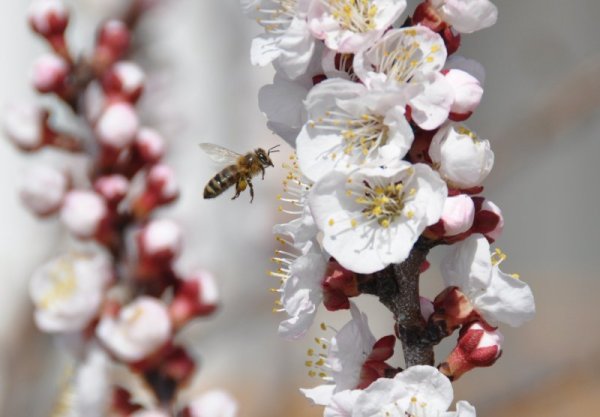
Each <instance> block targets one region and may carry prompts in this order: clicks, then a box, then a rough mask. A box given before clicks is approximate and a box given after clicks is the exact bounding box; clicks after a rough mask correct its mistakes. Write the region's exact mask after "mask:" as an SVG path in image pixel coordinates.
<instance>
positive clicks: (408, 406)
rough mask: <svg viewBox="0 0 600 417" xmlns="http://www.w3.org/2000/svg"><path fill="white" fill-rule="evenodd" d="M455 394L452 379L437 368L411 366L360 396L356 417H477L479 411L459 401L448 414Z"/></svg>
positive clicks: (356, 407)
mask: <svg viewBox="0 0 600 417" xmlns="http://www.w3.org/2000/svg"><path fill="white" fill-rule="evenodd" d="M453 397H454V392H453V389H452V384H451V383H450V380H449V379H448V378H446V377H445V376H444V375H442V374H441V373H440V372H439V371H438V370H437V369H436V368H434V367H432V366H426V365H418V366H411V367H410V368H408V369H406V370H404V371H402V372H400V373H398V374H396V376H395V377H394V378H380V379H378V380H377V381H375V382H374V383H373V384H371V385H370V386H369V387H368V388H367V389H365V390H364V391H363V392H362V393H361V394H360V395H358V396H357V398H356V400H355V402H354V404H353V410H352V417H376V416H389V417H406V416H418V417H438V416H444V417H474V416H475V409H474V408H473V407H472V406H471V405H470V404H469V403H467V402H465V401H459V402H458V403H457V404H456V406H457V411H456V412H448V411H447V410H448V407H450V404H451V403H452V400H453Z"/></svg>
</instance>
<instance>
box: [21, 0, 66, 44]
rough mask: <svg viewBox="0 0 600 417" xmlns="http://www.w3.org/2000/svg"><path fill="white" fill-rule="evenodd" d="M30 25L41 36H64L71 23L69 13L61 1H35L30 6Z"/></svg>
mask: <svg viewBox="0 0 600 417" xmlns="http://www.w3.org/2000/svg"><path fill="white" fill-rule="evenodd" d="M28 18H29V24H30V25H31V28H32V29H33V30H34V31H35V32H37V33H39V34H40V35H42V36H44V37H46V38H50V37H53V36H57V35H62V34H63V33H64V32H65V29H66V28H67V25H68V23H69V11H68V10H67V8H66V7H65V5H64V3H63V2H62V1H61V0H35V1H34V2H33V3H32V4H31V6H29V12H28Z"/></svg>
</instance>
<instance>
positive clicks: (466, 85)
mask: <svg viewBox="0 0 600 417" xmlns="http://www.w3.org/2000/svg"><path fill="white" fill-rule="evenodd" d="M444 74H445V76H446V81H448V82H449V83H450V85H451V86H452V89H453V90H454V102H453V103H452V106H451V107H450V119H452V120H455V121H462V120H465V119H466V118H468V117H469V116H470V115H471V113H473V111H475V109H476V108H477V106H478V105H479V103H480V102H481V97H482V96H483V88H481V85H480V84H479V81H478V80H477V78H475V77H473V76H472V75H471V74H469V73H467V72H465V71H462V70H459V69H450V70H445V71H444ZM453 116H454V117H453Z"/></svg>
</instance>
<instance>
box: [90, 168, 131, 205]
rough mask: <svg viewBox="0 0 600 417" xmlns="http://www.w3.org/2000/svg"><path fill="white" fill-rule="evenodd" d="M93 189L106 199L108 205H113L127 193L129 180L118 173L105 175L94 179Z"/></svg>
mask: <svg viewBox="0 0 600 417" xmlns="http://www.w3.org/2000/svg"><path fill="white" fill-rule="evenodd" d="M94 189H95V190H96V192H97V193H98V194H100V195H101V196H102V197H103V198H104V199H105V200H106V202H107V203H108V205H110V206H113V207H115V206H116V205H118V204H119V203H120V202H121V201H122V200H123V199H124V198H125V196H126V195H127V192H128V191H129V180H128V179H127V178H125V177H124V176H123V175H119V174H114V175H107V176H104V177H100V178H98V179H97V180H96V182H95V183H94Z"/></svg>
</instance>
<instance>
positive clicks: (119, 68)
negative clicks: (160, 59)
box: [102, 61, 145, 103]
mask: <svg viewBox="0 0 600 417" xmlns="http://www.w3.org/2000/svg"><path fill="white" fill-rule="evenodd" d="M144 81H145V75H144V72H143V71H142V70H141V68H140V67H139V66H138V65H137V64H134V63H133V62H126V61H122V62H117V63H116V64H115V65H113V66H112V67H111V68H110V69H109V70H108V71H107V72H106V74H105V75H104V78H103V79H102V86H103V88H104V91H105V92H106V94H107V95H109V96H111V95H112V96H114V95H116V96H119V97H121V98H122V99H123V100H126V101H129V102H130V103H135V102H136V101H137V100H138V99H139V97H140V95H141V94H142V90H143V88H144Z"/></svg>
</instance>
